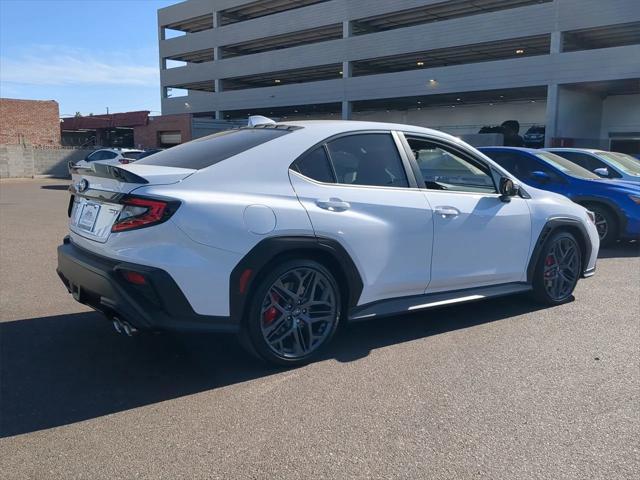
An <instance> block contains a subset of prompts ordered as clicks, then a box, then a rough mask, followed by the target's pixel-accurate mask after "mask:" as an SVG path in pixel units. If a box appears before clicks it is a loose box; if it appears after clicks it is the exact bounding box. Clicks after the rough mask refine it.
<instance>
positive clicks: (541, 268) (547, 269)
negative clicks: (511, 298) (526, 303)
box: [533, 231, 582, 305]
mask: <svg viewBox="0 0 640 480" xmlns="http://www.w3.org/2000/svg"><path fill="white" fill-rule="evenodd" d="M569 248H571V249H573V252H574V253H573V254H571V257H570V258H569V257H567V258H566V259H565V257H562V254H558V251H561V252H566V253H565V254H566V255H567V256H568V255H570V254H569V253H568V252H569ZM560 257H562V258H560ZM563 260H566V262H563ZM569 260H570V263H569ZM554 262H555V263H554ZM565 263H566V266H565ZM581 273H582V252H581V250H580V244H579V243H578V241H577V240H576V238H575V237H574V236H573V235H572V234H571V233H569V232H565V231H560V232H557V233H554V234H552V235H551V236H550V237H549V239H548V240H547V241H546V242H545V244H544V246H543V247H542V251H541V252H540V256H539V257H538V259H537V264H536V268H535V271H534V274H533V297H534V298H535V299H536V300H537V301H538V302H540V303H543V304H545V305H560V304H562V303H565V302H566V301H568V300H569V299H570V298H571V295H572V294H573V290H574V289H575V287H576V284H577V283H578V279H579V278H580V275H581ZM556 281H557V282H558V283H560V284H561V288H556V284H555V283H554V282H556Z"/></svg>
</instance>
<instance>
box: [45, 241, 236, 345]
mask: <svg viewBox="0 0 640 480" xmlns="http://www.w3.org/2000/svg"><path fill="white" fill-rule="evenodd" d="M123 271H132V272H137V273H140V274H142V275H143V276H144V277H145V279H146V284H145V285H134V284H131V283H129V282H127V281H126V280H125V279H124V277H123V275H122V272H123ZM57 272H58V275H59V276H60V279H61V280H62V282H63V283H64V284H65V286H66V287H67V290H69V293H71V294H72V295H73V297H74V298H75V299H76V300H77V301H78V302H80V303H83V304H85V305H88V306H90V307H91V308H94V309H95V310H98V311H100V312H102V313H104V314H105V315H106V316H107V317H109V318H113V317H118V318H120V319H121V320H126V321H127V322H129V323H130V324H131V325H133V326H135V327H137V328H138V329H143V330H177V331H210V332H237V331H238V329H239V328H238V324H237V323H236V322H233V321H232V320H231V319H230V318H229V317H218V316H209V315H199V314H197V313H196V312H195V311H194V310H193V308H192V307H191V305H190V304H189V302H188V301H187V299H186V297H185V296H184V294H183V293H182V291H181V290H180V287H178V285H177V284H176V282H175V281H174V280H173V279H172V278H171V276H170V275H169V274H168V273H167V272H165V271H164V270H161V269H158V268H153V267H148V266H145V265H137V264H132V263H127V262H119V261H116V260H112V259H109V258H106V257H102V256H99V255H96V254H94V253H91V252H89V251H87V250H85V249H83V248H80V247H78V246H77V245H74V244H73V243H71V241H70V239H69V237H65V239H64V242H63V244H62V245H60V246H59V247H58V268H57Z"/></svg>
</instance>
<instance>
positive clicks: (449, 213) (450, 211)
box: [434, 206, 460, 218]
mask: <svg viewBox="0 0 640 480" xmlns="http://www.w3.org/2000/svg"><path fill="white" fill-rule="evenodd" d="M434 211H435V212H436V215H441V216H442V218H447V217H457V216H458V215H460V210H458V209H457V208H456V207H449V206H442V207H436V208H435V209H434Z"/></svg>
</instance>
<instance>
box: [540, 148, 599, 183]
mask: <svg viewBox="0 0 640 480" xmlns="http://www.w3.org/2000/svg"><path fill="white" fill-rule="evenodd" d="M535 155H536V157H538V158H539V159H541V160H544V161H545V162H547V163H548V164H550V165H552V166H553V167H555V168H557V169H558V170H560V171H561V172H562V173H565V174H567V175H571V176H572V177H577V178H586V179H599V178H600V177H599V176H598V175H596V174H595V173H591V172H590V171H589V170H587V169H586V168H582V167H581V166H580V165H576V164H575V163H573V162H571V161H569V160H567V159H566V158H562V157H560V156H558V155H556V154H555V153H551V152H536V153H535Z"/></svg>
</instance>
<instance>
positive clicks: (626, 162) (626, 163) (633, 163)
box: [597, 152, 640, 177]
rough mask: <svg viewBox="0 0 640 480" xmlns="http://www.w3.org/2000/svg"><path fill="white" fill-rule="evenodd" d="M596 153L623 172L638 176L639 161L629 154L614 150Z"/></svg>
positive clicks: (639, 169) (639, 172)
mask: <svg viewBox="0 0 640 480" xmlns="http://www.w3.org/2000/svg"><path fill="white" fill-rule="evenodd" d="M597 155H598V156H599V157H602V158H604V159H605V160H607V161H608V162H609V163H611V164H612V165H613V166H614V167H616V168H617V169H619V170H622V171H623V172H624V173H626V174H628V175H634V176H636V177H640V162H638V160H636V159H634V158H633V157H632V156H631V155H627V154H626V153H616V152H598V153H597Z"/></svg>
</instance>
